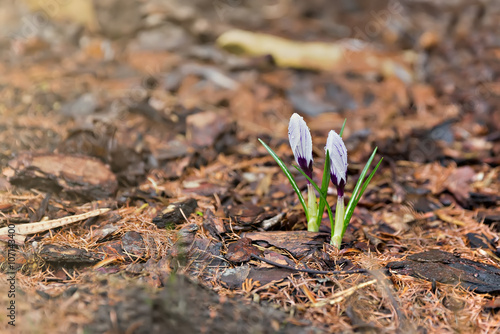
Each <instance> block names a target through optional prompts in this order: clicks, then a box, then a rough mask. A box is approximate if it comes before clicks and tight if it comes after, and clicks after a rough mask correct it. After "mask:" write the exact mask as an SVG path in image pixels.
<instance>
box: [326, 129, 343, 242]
mask: <svg viewBox="0 0 500 334" xmlns="http://www.w3.org/2000/svg"><path fill="white" fill-rule="evenodd" d="M326 150H327V151H328V152H330V177H331V180H332V182H333V184H335V186H336V187H337V207H336V209H335V224H334V229H333V231H332V232H333V233H332V239H331V241H330V243H331V244H332V245H334V246H335V247H337V248H340V243H341V242H342V235H343V230H344V212H345V207H344V187H345V184H346V181H347V149H346V148H345V145H344V141H343V140H342V138H340V136H339V135H338V134H337V133H336V132H335V131H333V130H331V131H330V132H329V133H328V138H327V140H326V146H325V151H326Z"/></svg>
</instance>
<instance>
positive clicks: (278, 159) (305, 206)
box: [258, 138, 309, 219]
mask: <svg viewBox="0 0 500 334" xmlns="http://www.w3.org/2000/svg"><path fill="white" fill-rule="evenodd" d="M258 140H259V142H260V143H261V144H262V145H263V146H264V147H265V148H266V150H267V152H269V154H270V155H271V156H272V157H273V159H274V160H275V161H276V163H277V164H278V166H280V168H281V170H282V171H283V173H285V175H286V177H287V178H288V181H290V184H291V185H292V188H293V190H294V191H295V193H296V194H297V196H298V197H299V201H300V204H302V207H303V208H304V212H305V213H306V218H308V219H309V212H308V210H307V205H306V202H305V201H304V197H303V196H302V193H301V192H300V189H299V186H297V182H295V179H294V178H293V176H292V174H291V173H290V170H288V168H287V167H286V165H285V163H284V162H283V161H282V160H281V159H280V158H279V157H278V155H277V154H276V153H275V152H274V151H273V150H272V149H271V148H270V147H269V146H268V145H267V144H266V143H264V142H263V141H262V140H261V139H260V138H258ZM301 171H302V170H301Z"/></svg>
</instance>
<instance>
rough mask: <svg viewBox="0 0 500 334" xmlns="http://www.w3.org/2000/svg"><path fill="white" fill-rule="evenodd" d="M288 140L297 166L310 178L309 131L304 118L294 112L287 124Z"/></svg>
mask: <svg viewBox="0 0 500 334" xmlns="http://www.w3.org/2000/svg"><path fill="white" fill-rule="evenodd" d="M288 140H289V141H290V146H291V147H292V152H293V155H294V156H295V161H297V164H298V165H299V167H300V168H301V169H302V170H303V171H304V173H306V175H307V176H309V177H310V178H311V179H312V171H313V157H312V138H311V132H310V131H309V128H308V127H307V124H306V122H305V121H304V119H303V118H302V117H301V116H299V115H298V114H296V113H294V114H293V115H292V117H291V118H290V123H289V124H288Z"/></svg>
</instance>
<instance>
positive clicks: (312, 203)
mask: <svg viewBox="0 0 500 334" xmlns="http://www.w3.org/2000/svg"><path fill="white" fill-rule="evenodd" d="M307 211H308V212H309V217H307V230H308V231H310V232H318V231H319V225H318V224H317V223H316V220H317V216H318V203H317V201H316V193H315V192H314V187H313V185H312V184H310V183H309V184H308V185H307Z"/></svg>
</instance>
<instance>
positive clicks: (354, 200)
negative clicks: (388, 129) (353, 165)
mask: <svg viewBox="0 0 500 334" xmlns="http://www.w3.org/2000/svg"><path fill="white" fill-rule="evenodd" d="M376 153H377V148H375V149H374V150H373V153H372V155H371V156H370V159H368V162H367V163H366V165H365V167H364V168H363V171H362V172H361V175H360V176H359V179H358V182H357V183H356V186H355V187H354V190H353V192H352V196H351V199H350V200H349V204H348V205H347V208H346V211H345V216H344V231H345V230H346V228H347V225H349V222H350V220H351V217H352V214H353V213H354V209H355V208H356V205H358V202H359V200H360V199H361V196H362V195H363V193H364V191H365V190H366V188H367V187H368V184H369V183H370V181H371V179H372V178H373V175H375V172H376V171H377V169H378V167H379V166H380V164H381V163H382V159H383V158H381V159H380V161H379V162H378V164H377V165H376V166H375V168H374V169H373V171H372V172H371V173H370V175H369V176H368V178H367V179H366V180H364V179H365V175H366V173H367V172H368V169H369V168H370V165H371V163H372V161H373V159H374V158H375V154H376Z"/></svg>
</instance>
